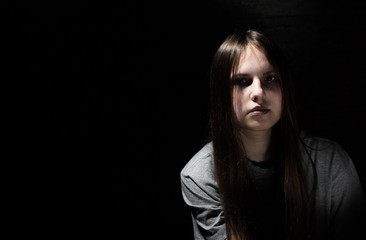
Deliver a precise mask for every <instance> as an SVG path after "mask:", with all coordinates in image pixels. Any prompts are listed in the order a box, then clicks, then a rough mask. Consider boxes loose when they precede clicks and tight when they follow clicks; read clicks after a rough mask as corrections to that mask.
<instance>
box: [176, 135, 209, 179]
mask: <svg viewBox="0 0 366 240" xmlns="http://www.w3.org/2000/svg"><path fill="white" fill-rule="evenodd" d="M213 169H214V161H213V146H212V142H210V143H208V144H206V145H205V146H204V147H203V148H202V149H201V150H199V151H198V152H197V153H196V154H195V155H194V156H193V157H192V158H191V159H190V160H189V161H188V163H187V164H186V165H185V166H184V168H183V169H182V171H181V177H191V178H195V179H198V178H202V177H204V176H207V174H209V175H211V173H213Z"/></svg>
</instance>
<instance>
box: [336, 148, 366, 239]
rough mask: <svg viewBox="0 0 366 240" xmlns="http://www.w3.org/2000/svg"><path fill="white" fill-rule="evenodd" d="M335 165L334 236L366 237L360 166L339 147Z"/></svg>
mask: <svg viewBox="0 0 366 240" xmlns="http://www.w3.org/2000/svg"><path fill="white" fill-rule="evenodd" d="M332 164H333V166H332V174H331V178H332V184H331V209H330V210H331V222H330V226H331V234H332V239H366V235H365V231H366V225H365V221H366V218H365V206H366V202H365V196H364V192H363V190H362V187H361V184H360V180H359V178H358V175H357V171H356V168H355V166H354V165H353V163H352V161H351V159H350V157H349V156H348V155H347V153H346V152H345V151H344V150H343V149H342V148H341V147H339V146H338V148H337V150H336V151H335V153H334V155H333V161H332Z"/></svg>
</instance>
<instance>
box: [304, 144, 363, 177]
mask: <svg viewBox="0 0 366 240" xmlns="http://www.w3.org/2000/svg"><path fill="white" fill-rule="evenodd" d="M303 154H304V155H303V156H304V158H305V159H309V160H310V161H311V162H312V163H313V164H314V165H315V167H316V170H317V172H318V174H321V175H324V177H327V178H329V177H330V180H331V179H334V178H336V177H339V176H349V177H351V178H354V177H355V178H357V171H356V169H355V166H354V164H353V162H352V160H351V158H350V157H349V155H348V153H347V152H346V151H345V150H344V148H343V147H342V146H341V145H340V144H339V143H337V142H335V141H332V140H329V139H325V138H320V137H307V138H303Z"/></svg>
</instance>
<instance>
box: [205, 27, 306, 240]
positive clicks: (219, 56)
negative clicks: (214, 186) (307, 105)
mask: <svg viewBox="0 0 366 240" xmlns="http://www.w3.org/2000/svg"><path fill="white" fill-rule="evenodd" d="M249 44H251V45H253V46H255V47H256V48H258V49H259V50H260V51H262V52H263V54H264V55H265V56H266V57H267V59H268V61H269V62H270V64H271V65H272V66H273V67H274V69H275V70H276V72H277V74H278V75H279V76H280V79H279V80H280V87H281V90H282V106H283V107H282V116H281V119H280V120H279V122H277V123H276V125H275V126H274V127H273V131H272V132H273V134H272V141H271V145H272V146H271V148H272V149H273V148H275V151H272V152H275V153H276V155H278V156H276V158H277V159H278V160H279V161H278V164H279V169H280V178H279V179H280V180H279V191H280V193H281V195H282V199H283V212H284V213H283V218H284V221H283V222H284V226H283V234H284V236H285V237H286V239H294V237H296V239H301V238H305V237H306V235H307V231H308V229H309V219H310V206H309V196H308V191H307V185H306V176H305V173H304V170H303V166H302V159H301V152H300V137H299V130H298V125H297V121H296V117H295V111H296V109H295V103H294V97H293V92H292V90H291V86H290V84H291V82H290V81H289V80H290V79H289V74H288V72H287V70H286V69H287V67H286V64H285V61H284V58H283V55H282V53H281V51H280V49H279V48H278V47H277V46H276V45H275V44H274V42H272V41H271V40H270V39H269V38H268V37H266V36H265V35H264V34H262V33H261V32H259V31H256V30H247V31H237V32H235V33H233V34H231V35H229V36H228V37H227V38H226V39H225V41H224V42H223V43H222V44H221V46H220V47H219V49H218V50H217V52H216V54H215V56H214V59H213V62H212V67H211V106H210V139H211V140H212V142H213V149H214V161H215V176H216V180H217V182H218V186H219V191H220V196H221V200H222V204H223V210H224V216H225V224H226V231H227V234H228V235H230V234H234V235H236V236H237V237H239V238H240V239H251V236H250V232H249V231H248V227H247V222H246V213H247V209H248V207H250V206H247V204H246V203H247V202H248V190H249V188H250V183H249V178H248V167H247V159H246V158H245V149H244V147H243V145H242V139H241V137H240V131H239V130H238V124H237V123H236V117H235V114H234V110H233V102H232V94H233V85H232V84H231V82H232V80H231V79H232V77H233V75H234V74H235V72H236V69H237V67H238V65H239V59H240V56H241V55H242V53H243V52H244V51H245V49H246V47H247V46H248V45H249Z"/></svg>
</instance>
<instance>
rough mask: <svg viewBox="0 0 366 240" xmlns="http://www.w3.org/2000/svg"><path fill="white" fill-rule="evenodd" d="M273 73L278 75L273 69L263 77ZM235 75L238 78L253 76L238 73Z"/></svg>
mask: <svg viewBox="0 0 366 240" xmlns="http://www.w3.org/2000/svg"><path fill="white" fill-rule="evenodd" d="M273 73H274V74H277V73H276V71H275V70H274V69H271V70H269V71H266V72H264V73H263V74H262V75H263V76H265V75H268V74H273ZM235 75H236V77H250V76H251V74H248V73H237V74H235Z"/></svg>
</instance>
